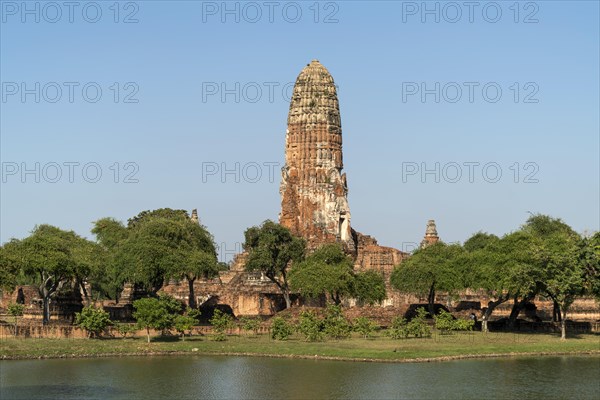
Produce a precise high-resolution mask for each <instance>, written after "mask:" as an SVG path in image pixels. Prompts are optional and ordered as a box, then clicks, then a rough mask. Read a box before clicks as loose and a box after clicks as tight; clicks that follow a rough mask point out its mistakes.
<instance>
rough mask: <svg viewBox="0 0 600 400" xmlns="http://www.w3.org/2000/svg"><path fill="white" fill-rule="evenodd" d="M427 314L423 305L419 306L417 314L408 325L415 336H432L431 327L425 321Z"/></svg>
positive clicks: (410, 333) (409, 331)
mask: <svg viewBox="0 0 600 400" xmlns="http://www.w3.org/2000/svg"><path fill="white" fill-rule="evenodd" d="M426 315H427V311H425V309H424V308H423V307H419V308H417V315H416V316H415V317H414V318H413V319H411V320H410V321H409V322H408V324H407V325H406V329H407V330H408V334H409V335H414V336H415V337H429V336H431V328H430V327H429V325H427V322H425V316H426Z"/></svg>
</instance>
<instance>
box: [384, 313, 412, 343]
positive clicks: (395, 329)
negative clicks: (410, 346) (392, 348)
mask: <svg viewBox="0 0 600 400" xmlns="http://www.w3.org/2000/svg"><path fill="white" fill-rule="evenodd" d="M407 324H408V323H407V321H406V318H403V317H396V318H394V319H393V320H392V325H391V326H390V328H389V329H388V331H387V334H388V335H389V337H391V338H392V339H406V338H407V337H408V329H407Z"/></svg>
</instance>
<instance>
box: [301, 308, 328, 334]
mask: <svg viewBox="0 0 600 400" xmlns="http://www.w3.org/2000/svg"><path fill="white" fill-rule="evenodd" d="M298 332H300V333H301V334H302V335H304V338H305V339H306V341H307V342H316V341H319V340H323V320H322V319H320V318H319V317H318V316H317V315H316V314H315V313H314V312H313V311H303V312H302V313H300V320H299V322H298Z"/></svg>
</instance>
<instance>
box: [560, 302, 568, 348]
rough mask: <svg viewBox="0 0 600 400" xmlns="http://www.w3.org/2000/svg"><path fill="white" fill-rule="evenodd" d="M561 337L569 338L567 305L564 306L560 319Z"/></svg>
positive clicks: (563, 338)
mask: <svg viewBox="0 0 600 400" xmlns="http://www.w3.org/2000/svg"><path fill="white" fill-rule="evenodd" d="M560 339H561V340H567V310H565V307H563V310H562V318H561V320H560Z"/></svg>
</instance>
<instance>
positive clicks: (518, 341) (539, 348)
mask: <svg viewBox="0 0 600 400" xmlns="http://www.w3.org/2000/svg"><path fill="white" fill-rule="evenodd" d="M156 353H159V354H168V353H176V354H185V353H189V354H246V355H270V356H290V357H315V356H317V357H323V358H340V359H357V360H361V359H369V360H382V361H407V360H414V359H423V358H439V359H444V358H454V357H458V358H460V357H472V356H486V355H488V356H491V355H503V354H505V355H509V354H510V355H518V354H528V353H529V354H558V353H597V354H600V335H590V334H586V335H577V336H575V337H571V338H569V339H568V340H566V341H561V340H560V338H559V336H557V335H553V334H533V333H529V334H525V333H489V334H487V335H485V334H482V333H481V332H469V333H466V332H463V333H455V334H452V335H437V334H434V336H433V337H432V338H427V339H414V338H411V339H403V340H393V339H390V338H388V337H385V336H377V337H375V338H372V339H363V338H359V337H352V338H351V339H348V340H340V341H334V340H327V341H325V342H316V343H309V342H305V341H303V340H302V339H300V338H299V337H293V338H292V339H290V340H287V341H275V340H271V339H270V338H269V337H268V336H267V335H261V336H228V337H227V340H226V341H224V342H217V341H214V340H212V337H210V336H202V337H200V336H193V337H191V338H187V339H186V340H185V341H181V340H179V339H177V338H175V337H164V338H158V337H157V338H154V339H153V341H152V342H151V343H149V344H148V343H146V339H145V338H144V337H139V338H135V339H131V338H130V339H34V338H27V339H16V338H2V339H0V358H4V359H7V358H12V359H14V358H47V357H50V358H52V357H89V356H101V355H146V354H156Z"/></svg>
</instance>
